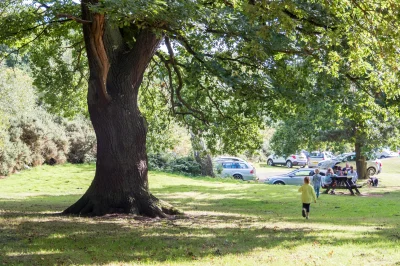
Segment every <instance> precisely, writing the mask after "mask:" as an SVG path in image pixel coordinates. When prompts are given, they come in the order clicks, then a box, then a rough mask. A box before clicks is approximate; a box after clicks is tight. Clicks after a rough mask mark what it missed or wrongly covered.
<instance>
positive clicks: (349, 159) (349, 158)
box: [318, 152, 382, 176]
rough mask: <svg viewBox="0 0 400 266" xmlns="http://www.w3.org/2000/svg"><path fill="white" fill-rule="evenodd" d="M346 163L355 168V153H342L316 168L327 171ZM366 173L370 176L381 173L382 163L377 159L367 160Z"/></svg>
mask: <svg viewBox="0 0 400 266" xmlns="http://www.w3.org/2000/svg"><path fill="white" fill-rule="evenodd" d="M346 163H349V164H353V165H354V166H356V153H355V152H351V153H343V154H341V155H339V156H338V157H336V158H335V159H331V160H325V161H322V162H320V163H318V168H320V169H328V168H329V167H331V168H333V167H334V166H335V165H338V166H341V167H343V166H345V165H346ZM367 171H368V173H369V175H370V176H372V175H375V174H379V173H381V172H382V162H381V161H380V160H379V159H375V160H367Z"/></svg>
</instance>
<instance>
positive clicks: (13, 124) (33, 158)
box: [0, 109, 69, 175]
mask: <svg viewBox="0 0 400 266" xmlns="http://www.w3.org/2000/svg"><path fill="white" fill-rule="evenodd" d="M2 132H3V134H2V140H3V141H2V147H1V149H0V164H1V169H0V171H1V174H4V175H7V174H10V173H13V172H15V171H18V170H21V169H23V168H24V167H25V166H29V165H31V166H37V165H41V164H43V163H48V164H62V163H65V162H66V154H67V153H68V151H69V143H68V139H67V136H66V134H65V132H64V128H63V126H62V125H61V124H60V123H59V122H57V121H56V119H55V118H54V116H52V115H50V114H48V113H47V112H46V111H44V110H42V109H36V110H35V111H34V112H31V113H30V114H27V115H22V116H19V117H15V118H12V119H10V120H9V126H8V128H7V129H6V130H3V131H2Z"/></svg>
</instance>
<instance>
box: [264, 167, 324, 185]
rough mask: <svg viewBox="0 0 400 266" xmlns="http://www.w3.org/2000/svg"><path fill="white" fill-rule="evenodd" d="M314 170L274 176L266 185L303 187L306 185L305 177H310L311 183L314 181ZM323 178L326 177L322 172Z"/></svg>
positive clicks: (306, 169) (267, 180)
mask: <svg viewBox="0 0 400 266" xmlns="http://www.w3.org/2000/svg"><path fill="white" fill-rule="evenodd" d="M314 170H315V169H313V168H300V169H297V170H294V171H292V172H289V173H287V174H283V175H277V176H272V177H269V178H267V179H265V181H264V184H272V185H302V184H303V183H304V177H306V176H308V177H310V181H312V176H313V175H314ZM320 174H321V175H322V176H325V173H323V172H320Z"/></svg>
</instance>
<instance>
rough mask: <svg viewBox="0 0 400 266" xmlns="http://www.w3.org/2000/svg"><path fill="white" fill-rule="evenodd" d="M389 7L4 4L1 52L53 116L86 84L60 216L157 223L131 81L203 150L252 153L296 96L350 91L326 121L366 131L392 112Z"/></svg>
mask: <svg viewBox="0 0 400 266" xmlns="http://www.w3.org/2000/svg"><path fill="white" fill-rule="evenodd" d="M398 5H399V4H398V3H397V2H394V1H390V0H379V1H374V2H373V3H370V2H369V1H361V2H359V1H347V0H335V1H329V2H326V1H318V0H310V1H296V0H295V1H288V0H281V1H272V2H271V1H259V0H248V1H244V0H236V1H229V0H220V1H211V2H210V1H202V0H198V1H182V0H152V1H144V0H141V1H123V0H102V1H98V0H82V1H81V2H78V1H72V0H64V1H49V0H47V1H46V0H43V1H36V0H33V1H31V2H26V1H23V0H12V1H11V0H5V1H3V2H2V3H0V10H1V11H0V26H1V27H2V28H3V31H2V32H1V33H0V40H1V42H2V43H1V44H3V45H6V46H7V48H8V49H7V50H4V49H3V50H2V52H1V56H2V57H7V56H9V55H11V54H14V55H15V54H19V53H25V54H26V55H28V57H29V59H30V60H31V63H32V65H33V74H34V78H35V85H36V86H37V87H38V88H39V89H40V90H41V91H42V92H43V99H45V100H46V101H48V102H49V103H51V104H52V105H53V106H55V108H56V109H59V110H66V112H76V111H78V110H80V109H82V106H83V105H82V102H81V101H79V99H81V95H82V93H83V92H84V87H85V84H87V85H88V98H87V99H88V107H89V113H90V117H91V120H92V122H93V125H94V128H95V131H96V135H97V139H98V152H99V153H98V154H99V157H98V161H97V169H96V176H95V179H94V181H93V183H92V185H91V187H90V188H89V190H88V191H87V193H86V194H85V195H84V196H83V197H82V198H81V199H80V200H79V201H78V202H77V203H76V204H74V205H73V206H71V208H69V209H67V210H66V213H84V214H93V215H99V214H104V213H109V212H121V211H123V212H129V213H139V214H146V215H150V216H163V215H162V213H163V211H164V212H166V210H165V209H163V208H162V207H160V205H158V203H157V202H158V201H157V200H156V198H155V197H153V196H152V195H150V193H149V190H148V183H147V158H146V146H145V139H146V132H147V125H146V122H145V121H144V119H143V116H142V114H141V113H140V111H139V106H138V101H137V100H138V95H139V91H140V90H143V87H141V86H142V84H145V83H143V82H142V81H143V80H148V81H150V82H152V83H153V85H154V87H157V88H158V90H157V91H158V92H159V93H161V95H162V96H161V97H164V98H165V101H166V103H167V106H168V107H169V108H168V110H169V112H170V114H171V115H174V116H176V117H178V118H179V120H180V121H183V122H185V123H186V124H187V125H189V127H190V128H191V129H192V130H193V131H194V132H196V133H197V134H199V135H201V137H204V138H205V139H206V140H207V143H208V147H211V148H214V149H217V148H218V149H220V150H227V151H232V152H234V151H235V149H240V148H243V147H251V146H258V145H260V142H259V141H258V139H259V138H258V127H259V126H260V125H262V124H263V123H264V122H265V118H266V117H269V118H271V119H272V120H280V119H282V118H285V117H290V116H291V117H296V116H297V115H301V114H304V113H305V112H307V109H306V108H305V107H306V106H308V105H307V103H308V102H309V101H315V100H318V99H321V98H323V99H324V100H326V101H331V102H335V101H337V98H338V97H339V98H342V96H343V97H344V96H346V95H353V94H352V92H353V91H357V93H356V94H354V97H356V99H357V100H358V101H359V102H358V103H359V104H356V105H351V106H352V108H341V109H340V111H338V112H339V113H338V115H341V116H346V117H350V118H351V117H352V116H354V117H357V120H355V121H362V122H361V123H369V122H368V121H372V117H373V116H375V115H376V114H377V113H378V114H379V115H380V116H381V117H388V116H390V115H391V114H394V113H396V114H397V113H398V112H399V107H398V106H399V105H398V101H399V93H400V92H399V90H398V89H397V86H398V72H397V71H396V70H397V69H398V41H399V38H398V37H399V27H398V24H399V23H398V18H397V17H398V12H399V11H398V10H399V8H398ZM160 47H163V48H161V49H160ZM10 49H11V50H10ZM84 52H86V55H85V53H84ZM334 106H335V107H337V106H338V105H334ZM353 107H354V108H353ZM381 110H389V111H381ZM358 118H360V119H358ZM353 120H354V119H353ZM365 128H367V127H365ZM232 147H233V148H232ZM128 158H129V160H128ZM108 180H112V181H110V182H111V183H110V182H109V181H108ZM109 184H112V185H111V186H110V185H109ZM126 188H128V189H126ZM110 195H111V196H110Z"/></svg>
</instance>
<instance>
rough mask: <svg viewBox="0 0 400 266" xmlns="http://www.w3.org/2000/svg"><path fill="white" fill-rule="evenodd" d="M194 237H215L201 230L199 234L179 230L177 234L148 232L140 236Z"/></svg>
mask: <svg viewBox="0 0 400 266" xmlns="http://www.w3.org/2000/svg"><path fill="white" fill-rule="evenodd" d="M155 236H156V237H178V236H179V237H181V236H184V237H196V238H215V237H216V235H215V234H205V233H204V232H201V233H199V234H194V233H187V232H180V233H179V234H176V233H170V234H169V233H165V232H164V233H157V232H154V233H148V234H143V235H142V237H155Z"/></svg>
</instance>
